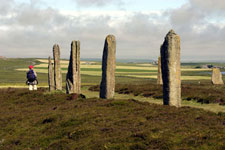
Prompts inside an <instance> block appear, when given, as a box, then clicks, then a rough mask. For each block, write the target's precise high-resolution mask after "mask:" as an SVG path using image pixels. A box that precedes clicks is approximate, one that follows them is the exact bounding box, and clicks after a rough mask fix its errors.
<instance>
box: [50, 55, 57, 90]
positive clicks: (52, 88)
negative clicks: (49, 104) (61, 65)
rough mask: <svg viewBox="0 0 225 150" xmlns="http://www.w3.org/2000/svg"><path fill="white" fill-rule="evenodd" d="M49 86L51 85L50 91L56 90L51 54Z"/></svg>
mask: <svg viewBox="0 0 225 150" xmlns="http://www.w3.org/2000/svg"><path fill="white" fill-rule="evenodd" d="M48 86H49V91H50V92H51V91H53V90H55V84H54V75H53V66H52V60H51V57H50V56H49V57H48Z"/></svg>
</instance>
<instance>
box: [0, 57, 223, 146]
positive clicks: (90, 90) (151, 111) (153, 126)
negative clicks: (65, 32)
mask: <svg viewBox="0 0 225 150" xmlns="http://www.w3.org/2000/svg"><path fill="white" fill-rule="evenodd" d="M46 62H47V59H0V87H1V89H0V150H89V149H90V150H96V149H97V150H151V149H159V150H189V149H190V150H209V149H210V150H211V149H212V150H222V149H225V142H224V140H225V136H224V135H225V128H224V122H225V96H224V91H225V86H224V85H221V86H215V85H212V84H211V81H210V78H211V75H210V72H211V70H209V69H195V67H196V66H199V65H202V64H199V63H188V64H187V63H185V64H182V107H181V108H175V107H169V106H162V86H160V85H157V84H156V76H157V66H154V65H152V64H149V63H136V64H135V63H117V69H116V93H115V97H114V99H111V100H102V99H99V83H100V80H101V63H100V62H88V63H87V62H82V63H81V64H82V65H81V79H82V89H81V91H82V94H84V95H85V96H86V99H85V98H79V99H78V100H73V99H72V97H71V95H67V94H65V87H64V88H63V91H61V92H52V93H50V92H48V89H47V87H48V85H47V63H46ZM31 64H32V65H34V66H35V70H36V71H37V73H38V80H39V85H38V87H39V88H38V91H33V92H29V91H28V89H27V86H26V85H25V81H26V71H27V68H28V66H29V65H31ZM207 64H208V63H207ZM67 65H68V61H66V60H63V61H62V72H63V84H64V85H65V76H66V72H67ZM215 65H225V64H215ZM222 71H224V70H222ZM223 79H225V78H224V77H223ZM14 87H17V88H14ZM18 87H20V89H19V88H18ZM40 87H42V88H40ZM43 87H44V88H43Z"/></svg>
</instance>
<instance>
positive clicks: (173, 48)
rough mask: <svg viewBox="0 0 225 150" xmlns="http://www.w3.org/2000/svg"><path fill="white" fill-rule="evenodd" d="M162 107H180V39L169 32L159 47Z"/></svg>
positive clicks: (172, 32)
mask: <svg viewBox="0 0 225 150" xmlns="http://www.w3.org/2000/svg"><path fill="white" fill-rule="evenodd" d="M161 63H162V67H161V68H162V78H163V103H164V105H171V106H176V107H180V106H181V80H180V76H181V72H180V37H179V36H178V35H177V34H176V33H175V32H174V31H173V30H170V31H169V33H168V34H167V35H166V37H165V40H164V43H163V45H162V47H161Z"/></svg>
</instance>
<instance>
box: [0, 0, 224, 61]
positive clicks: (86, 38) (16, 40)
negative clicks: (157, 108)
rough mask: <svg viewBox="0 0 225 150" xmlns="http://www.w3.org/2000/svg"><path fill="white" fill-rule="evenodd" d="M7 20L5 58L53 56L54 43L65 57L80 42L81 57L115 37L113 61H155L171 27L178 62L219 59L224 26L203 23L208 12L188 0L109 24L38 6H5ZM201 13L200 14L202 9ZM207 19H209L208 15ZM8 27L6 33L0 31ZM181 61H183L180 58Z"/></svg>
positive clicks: (1, 41)
mask: <svg viewBox="0 0 225 150" xmlns="http://www.w3.org/2000/svg"><path fill="white" fill-rule="evenodd" d="M8 10H10V11H9V13H12V14H14V15H13V16H12V17H10V18H0V30H1V34H0V45H1V47H0V52H1V54H0V55H4V56H7V57H45V58H47V57H48V56H49V55H52V46H53V44H55V43H58V44H59V45H60V47H61V54H62V57H63V58H68V57H69V50H70V42H71V41H72V40H80V41H81V57H83V58H88V57H98V58H100V57H101V55H102V50H103V45H104V39H105V37H106V36H107V35H108V34H114V35H115V36H116V39H117V57H118V58H149V59H150V58H155V59H156V58H157V56H158V55H159V47H160V44H161V43H162V42H163V40H164V36H165V35H166V33H167V32H168V31H169V30H170V29H171V28H174V29H175V31H176V33H177V34H179V35H180V36H181V48H182V53H181V54H182V58H186V57H190V58H193V56H195V57H196V59H198V60H199V59H202V58H206V57H211V58H210V59H212V56H214V57H216V58H217V57H218V56H220V57H224V58H225V55H224V52H223V50H224V47H225V44H224V41H223V39H225V26H224V27H220V26H218V25H216V24H213V23H210V22H208V20H207V17H208V15H210V14H212V13H218V12H215V11H213V10H212V11H207V10H208V7H206V6H204V7H203V6H202V7H201V8H200V6H198V5H197V4H194V3H193V0H191V1H190V2H189V3H187V4H185V5H184V6H182V7H181V8H178V9H175V10H170V11H166V12H165V13H163V15H159V14H152V13H151V14H146V13H141V12H136V13H133V14H129V15H127V16H126V17H125V18H124V19H122V20H119V21H118V20H117V21H116V22H114V25H112V24H111V23H112V22H113V21H114V19H115V18H113V17H111V16H109V15H105V14H104V15H102V16H101V15H98V16H88V15H85V14H84V15H80V16H76V17H75V16H73V17H72V16H66V15H62V14H61V13H60V12H59V11H58V10H55V9H52V8H45V9H43V8H42V9H40V8H38V7H37V5H32V4H26V5H20V6H19V5H14V7H12V6H11V4H10V9H8ZM203 10H204V11H203ZM211 16H212V15H211ZM1 26H7V27H8V28H9V29H8V30H2V29H1ZM183 60H184V59H183Z"/></svg>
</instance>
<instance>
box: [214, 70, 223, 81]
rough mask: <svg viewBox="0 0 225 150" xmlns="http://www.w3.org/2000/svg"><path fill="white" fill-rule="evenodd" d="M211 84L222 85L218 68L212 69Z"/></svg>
mask: <svg viewBox="0 0 225 150" xmlns="http://www.w3.org/2000/svg"><path fill="white" fill-rule="evenodd" d="M212 84H224V83H223V78H222V73H221V72H220V69H219V68H213V69H212Z"/></svg>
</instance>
